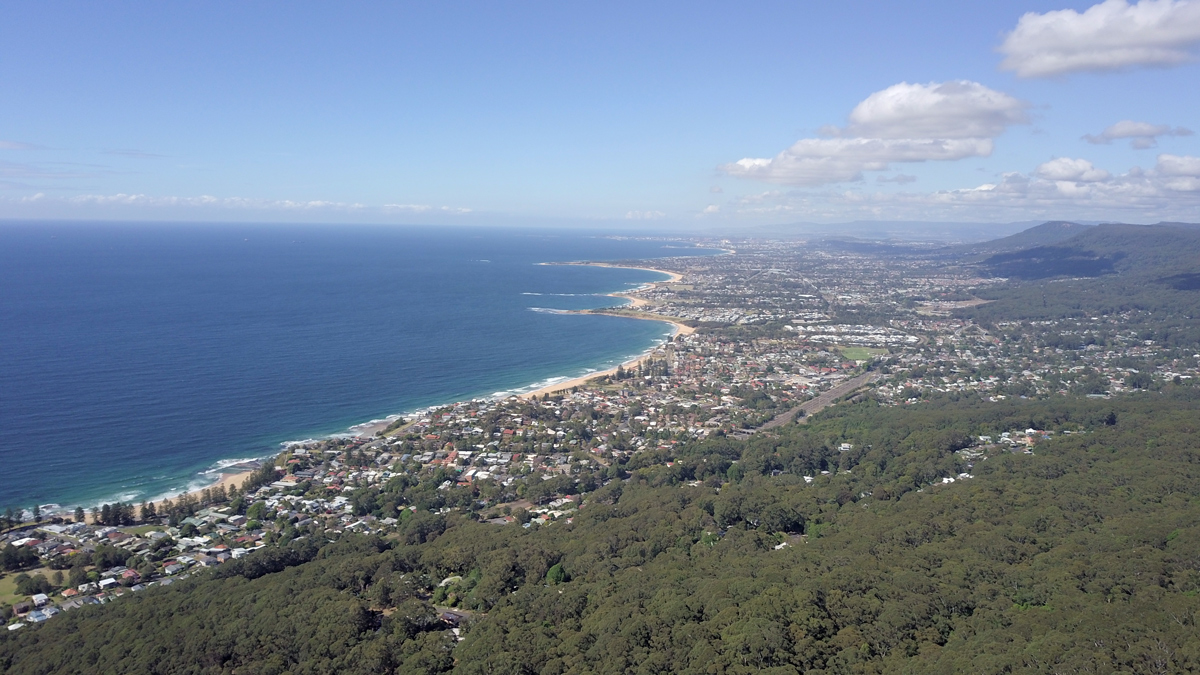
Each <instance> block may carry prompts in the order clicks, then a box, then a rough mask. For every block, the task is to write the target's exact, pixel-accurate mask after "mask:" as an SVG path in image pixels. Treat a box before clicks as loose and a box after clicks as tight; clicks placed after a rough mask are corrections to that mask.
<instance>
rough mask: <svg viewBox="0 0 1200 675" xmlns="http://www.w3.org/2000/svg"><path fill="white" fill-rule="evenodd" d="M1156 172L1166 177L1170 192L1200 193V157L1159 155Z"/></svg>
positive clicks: (1166, 184) (1164, 181)
mask: <svg viewBox="0 0 1200 675" xmlns="http://www.w3.org/2000/svg"><path fill="white" fill-rule="evenodd" d="M1154 170H1155V172H1156V173H1158V174H1159V175H1161V176H1163V177H1164V180H1163V185H1164V186H1165V187H1166V188H1167V189H1168V190H1173V191H1175V192H1188V193H1192V192H1195V193H1200V157H1190V156H1187V155H1167V154H1163V155H1159V156H1158V164H1157V165H1156V166H1155V167H1154Z"/></svg>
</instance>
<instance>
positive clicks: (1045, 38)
mask: <svg viewBox="0 0 1200 675" xmlns="http://www.w3.org/2000/svg"><path fill="white" fill-rule="evenodd" d="M1197 42H1200V2H1196V1H1195V0H1141V2H1138V3H1136V4H1133V5H1130V4H1129V3H1128V2H1126V0H1105V2H1102V3H1100V4H1098V5H1093V6H1091V7H1089V8H1088V9H1087V10H1085V11H1084V12H1082V13H1080V12H1077V11H1075V10H1073V9H1063V10H1057V11H1051V12H1046V13H1045V14H1038V13H1036V12H1029V13H1027V14H1025V15H1024V16H1022V17H1021V18H1020V19H1019V20H1018V21H1017V27H1016V28H1015V29H1013V31H1012V32H1011V33H1009V34H1008V35H1007V36H1006V37H1005V39H1004V43H1003V44H1002V45H1001V46H1000V52H1001V53H1003V54H1004V55H1005V58H1004V61H1003V62H1001V64H1000V67H1001V68H1002V69H1004V70H1011V71H1014V72H1015V73H1016V74H1017V75H1018V76H1019V77H1056V76H1060V75H1066V74H1069V73H1075V72H1080V71H1105V70H1122V69H1126V68H1132V67H1135V66H1173V65H1178V64H1180V63H1184V62H1186V61H1188V60H1190V59H1191V54H1190V52H1189V51H1188V50H1189V48H1191V47H1192V46H1193V45H1195V44H1196V43H1197Z"/></svg>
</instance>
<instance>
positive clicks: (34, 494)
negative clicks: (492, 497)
mask: <svg viewBox="0 0 1200 675" xmlns="http://www.w3.org/2000/svg"><path fill="white" fill-rule="evenodd" d="M681 253H689V254H692V253H695V254H710V253H714V251H700V250H697V251H694V252H693V251H681V250H680V249H679V248H678V247H677V245H676V247H671V246H668V245H666V244H665V242H661V241H658V242H656V241H638V240H628V239H614V238H607V237H604V236H602V235H600V234H596V233H578V232H547V231H538V230H497V229H483V228H479V229H466V228H449V229H447V228H443V229H433V228H415V227H369V226H299V225H295V226H294V225H288V226H281V225H228V224H220V225H178V224H170V225H145V224H121V223H69V224H61V223H52V224H47V223H7V224H5V225H3V226H0V420H2V424H0V428H2V430H3V433H2V434H0V462H2V465H3V467H4V477H3V480H2V481H0V508H3V507H5V506H9V505H11V506H14V507H17V506H20V507H24V508H29V507H31V506H32V505H33V504H34V503H35V502H36V503H38V504H47V503H57V504H61V505H64V506H69V505H73V504H84V505H91V504H95V503H98V502H101V501H111V500H116V499H118V498H119V499H122V500H125V501H129V500H138V501H140V500H142V499H145V498H150V497H157V496H160V495H163V494H167V493H173V492H177V491H179V490H182V489H184V488H186V487H195V486H196V485H198V484H200V483H203V482H205V481H206V480H211V478H212V477H213V476H212V474H211V473H209V474H205V472H206V471H207V472H211V471H212V470H213V469H214V468H215V467H218V466H221V465H222V460H225V461H228V460H232V459H240V458H250V457H261V456H264V455H268V454H271V453H273V452H274V451H276V450H277V449H278V448H279V443H281V442H283V441H285V440H289V439H295V438H305V437H314V436H321V435H326V434H332V433H337V432H339V431H344V430H345V429H346V428H348V427H349V426H351V425H353V424H357V423H361V422H365V421H368V420H371V419H376V418H380V417H383V416H385V415H388V414H392V413H397V412H404V411H411V410H415V409H418V408H421V407H425V406H430V405H435V404H440V403H447V402H451V401H455V400H462V399H466V398H472V397H480V396H489V395H494V394H496V393H499V392H506V391H515V390H519V389H521V388H525V387H529V386H531V385H533V384H535V383H539V382H545V381H546V380H548V379H550V378H556V377H568V376H578V375H580V374H583V373H585V372H587V371H589V370H592V369H601V368H605V367H609V366H611V365H614V364H616V363H618V362H619V361H621V360H623V359H626V358H629V357H631V356H633V355H635V354H638V353H641V352H643V351H645V350H646V349H648V348H649V347H651V346H652V345H653V344H655V343H656V342H659V341H661V340H662V339H664V337H666V336H668V335H670V332H671V330H670V327H669V326H668V325H667V324H663V323H659V322H654V321H639V320H633V319H621V318H616V317H606V316H587V315H578V314H563V313H560V312H554V311H546V310H563V309H583V308H592V307H601V306H609V305H613V304H620V301H619V300H614V299H613V298H609V297H606V296H605V295H604V294H606V293H611V292H614V291H621V290H628V289H630V288H633V287H636V286H639V285H641V284H644V283H646V282H649V281H655V280H660V279H662V278H663V276H662V275H660V274H658V273H654V272H650V271H644V270H629V269H613V268H599V267H584V266H562V265H539V264H538V263H541V262H547V261H570V260H582V259H588V260H616V259H629V258H655V257H667V256H675V255H680V254H681Z"/></svg>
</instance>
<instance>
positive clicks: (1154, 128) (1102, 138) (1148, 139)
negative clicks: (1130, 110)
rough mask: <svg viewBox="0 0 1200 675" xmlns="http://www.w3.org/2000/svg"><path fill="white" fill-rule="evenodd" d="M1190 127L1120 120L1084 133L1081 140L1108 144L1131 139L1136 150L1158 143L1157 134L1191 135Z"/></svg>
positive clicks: (1094, 143)
mask: <svg viewBox="0 0 1200 675" xmlns="http://www.w3.org/2000/svg"><path fill="white" fill-rule="evenodd" d="M1191 135H1192V130H1191V129H1184V128H1183V127H1175V128H1174V129H1172V128H1171V127H1170V126H1169V125H1166V124H1150V123H1148V122H1134V121H1131V120H1121V121H1120V122H1117V123H1116V124H1114V125H1112V126H1110V127H1109V128H1107V129H1105V130H1104V131H1101V132H1100V133H1098V134H1095V135H1093V134H1086V135H1085V136H1084V137H1083V140H1085V141H1087V142H1088V143H1091V144H1093V145H1108V144H1110V143H1112V142H1113V141H1117V140H1122V139H1125V138H1128V139H1131V140H1130V145H1131V146H1133V148H1135V149H1137V150H1144V149H1146V148H1153V147H1154V146H1155V145H1157V144H1158V137H1159V136H1191Z"/></svg>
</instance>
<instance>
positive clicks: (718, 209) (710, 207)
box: [704, 204, 721, 213]
mask: <svg viewBox="0 0 1200 675" xmlns="http://www.w3.org/2000/svg"><path fill="white" fill-rule="evenodd" d="M720 212H721V207H720V206H717V205H716V204H709V205H708V206H706V207H704V213H720Z"/></svg>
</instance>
